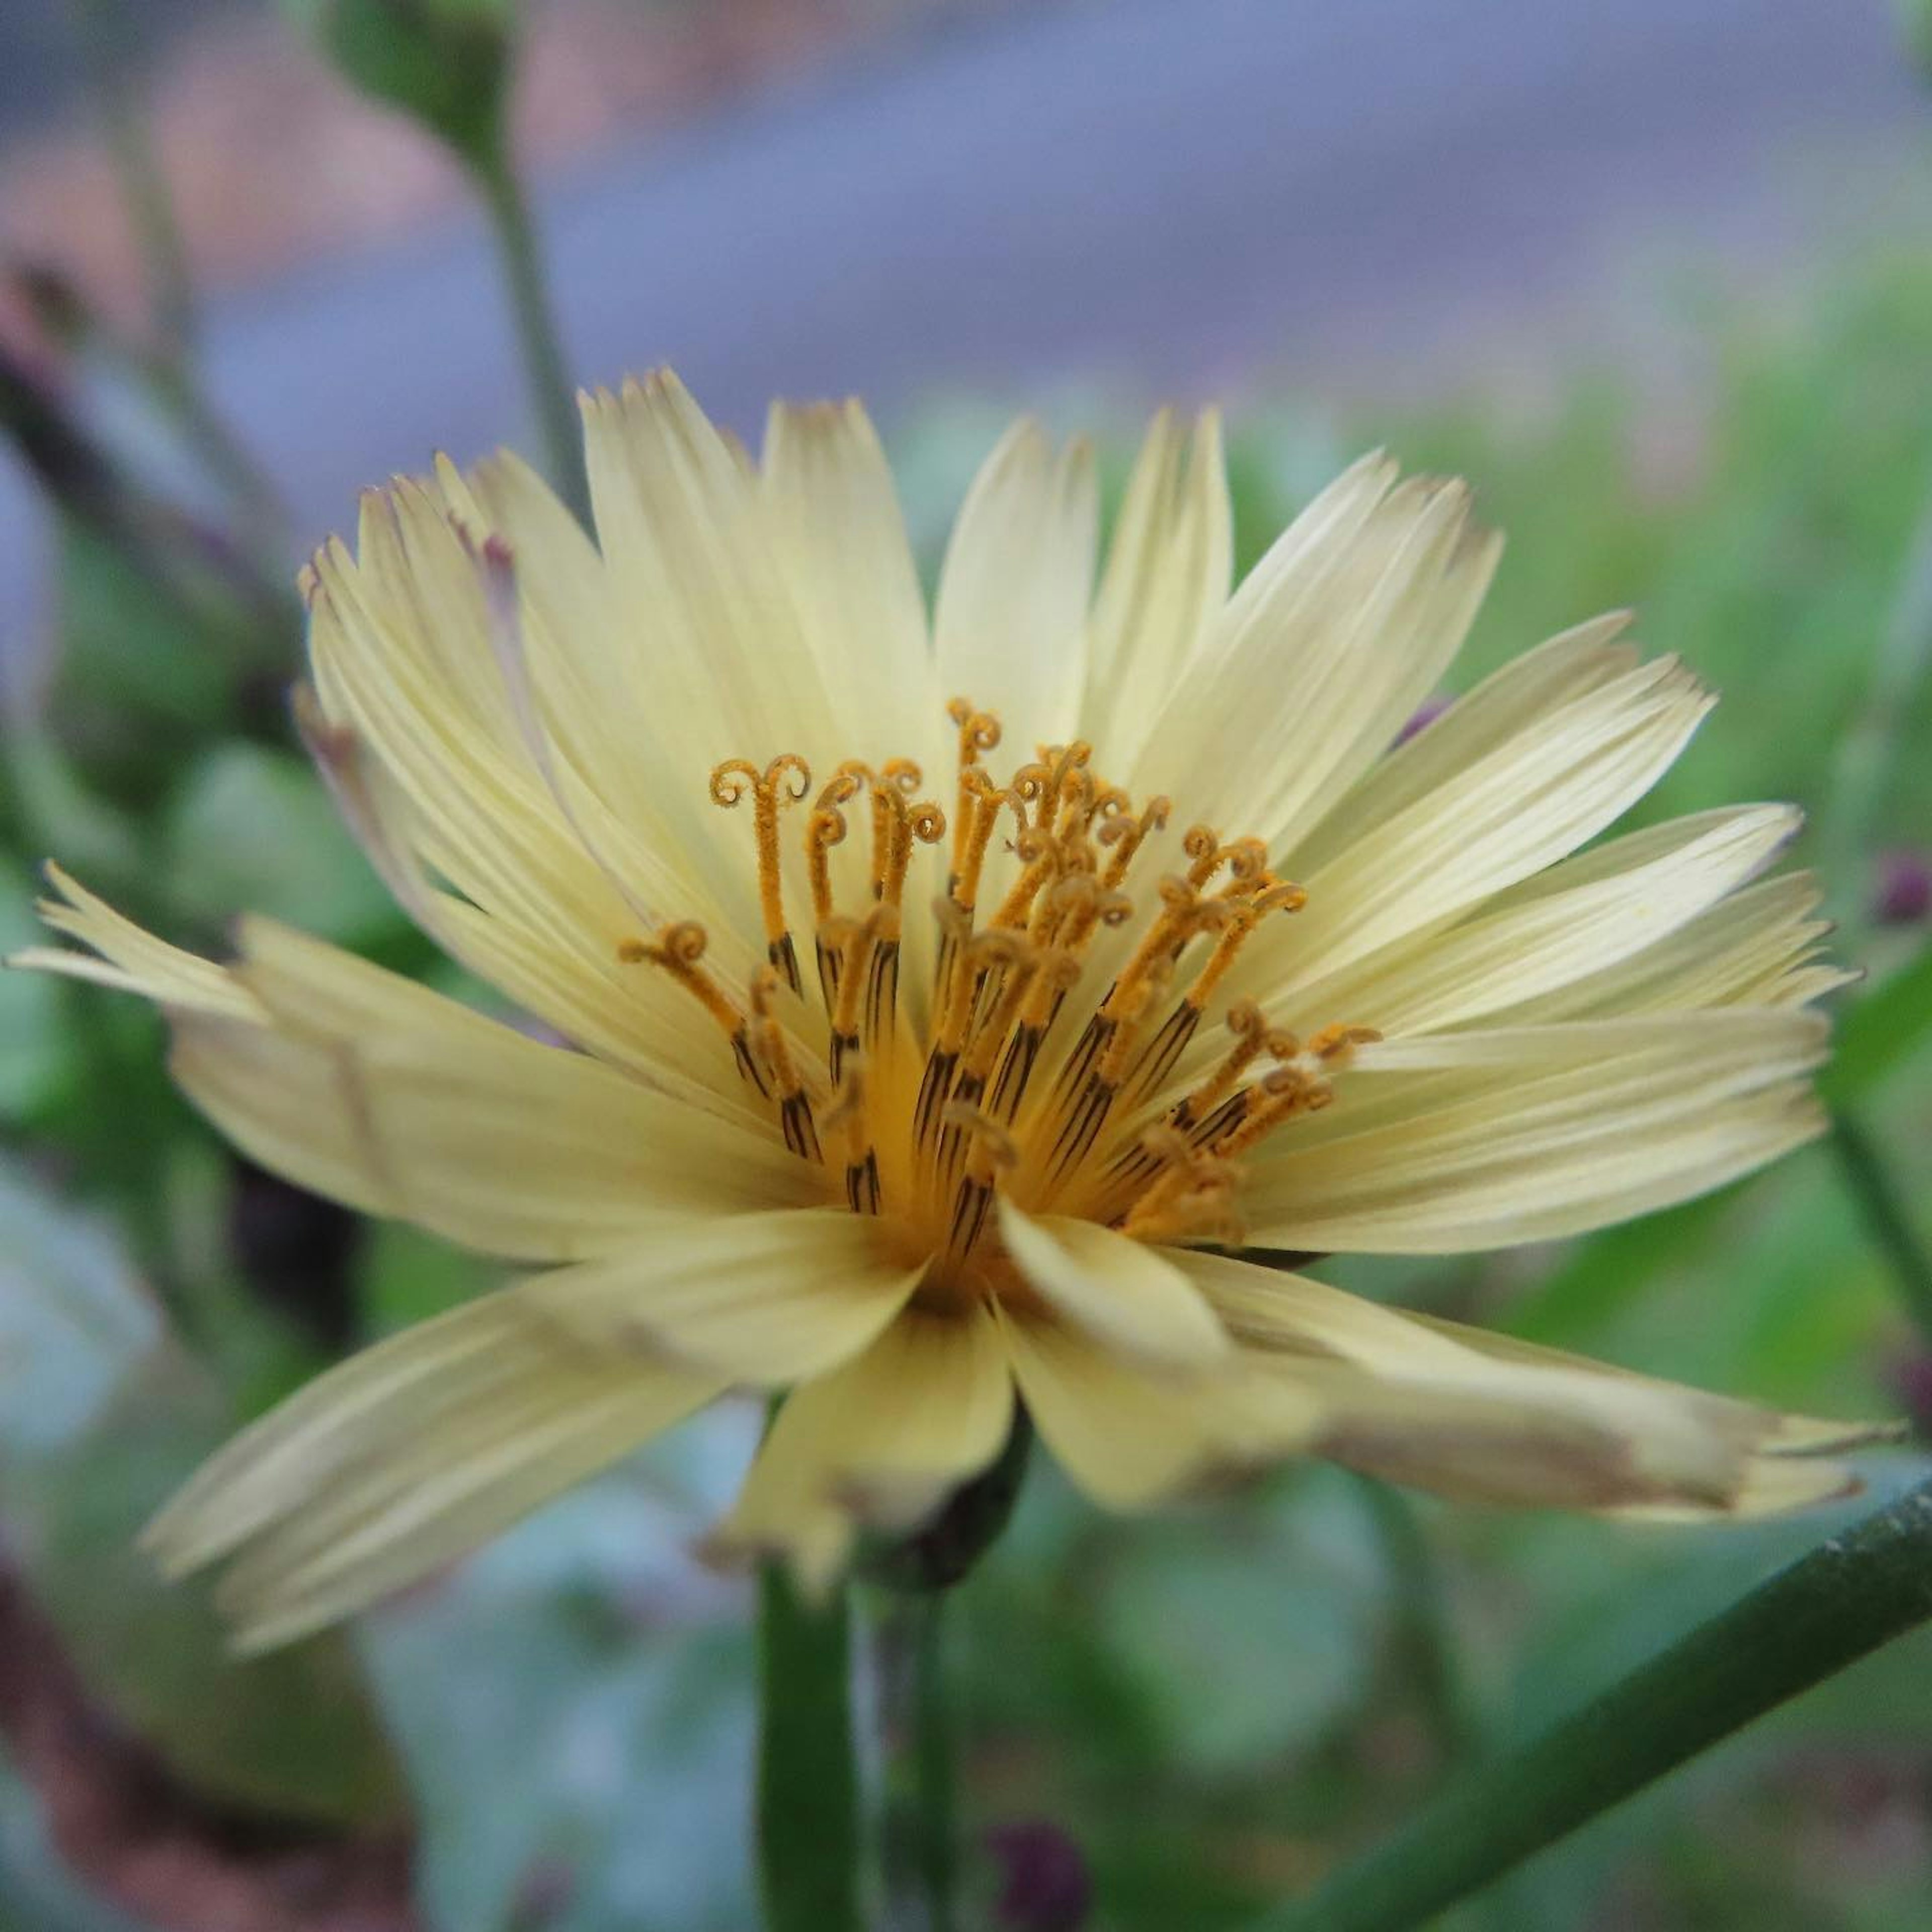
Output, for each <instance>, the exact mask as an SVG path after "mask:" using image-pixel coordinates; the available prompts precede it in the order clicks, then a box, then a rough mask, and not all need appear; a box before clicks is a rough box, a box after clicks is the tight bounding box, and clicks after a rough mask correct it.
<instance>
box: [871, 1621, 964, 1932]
mask: <svg viewBox="0 0 1932 1932" xmlns="http://www.w3.org/2000/svg"><path fill="white" fill-rule="evenodd" d="M947 1594H948V1593H947V1592H945V1591H943V1590H926V1591H917V1592H894V1593H893V1594H892V1595H890V1596H889V1597H888V1598H886V1600H885V1602H884V1604H883V1609H882V1610H881V1613H880V1616H881V1621H880V1637H881V1639H882V1642H881V1643H880V1653H881V1655H880V1663H881V1673H880V1674H881V1677H882V1679H883V1691H884V1694H885V1696H886V1700H887V1706H886V1713H885V1720H886V1722H885V1729H886V1740H887V1748H888V1750H889V1751H891V1753H892V1766H891V1769H890V1772H889V1800H888V1810H887V1814H886V1833H885V1837H886V1844H885V1852H886V1889H887V1893H888V1895H889V1900H890V1902H891V1906H892V1923H893V1924H894V1925H895V1927H898V1926H904V1927H913V1926H917V1927H919V1932H954V1927H955V1924H956V1919H955V1918H954V1915H953V1903H954V1894H955V1891H956V1887H957V1885H958V1882H959V1826H958V1808H959V1781H958V1778H957V1776H956V1772H955V1769H954V1765H955V1755H956V1739H955V1736H954V1733H955V1726H954V1723H953V1700H952V1696H951V1692H950V1686H949V1685H948V1682H947V1669H946V1638H945V1629H944V1624H945V1605H946V1601H947Z"/></svg>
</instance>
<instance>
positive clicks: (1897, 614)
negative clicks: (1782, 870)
mask: <svg viewBox="0 0 1932 1932" xmlns="http://www.w3.org/2000/svg"><path fill="white" fill-rule="evenodd" d="M1928 669H1932V508H1927V509H1926V510H1925V511H1922V512H1921V515H1920V517H1919V522H1918V529H1917V531H1916V532H1915V534H1914V535H1913V537H1912V548H1911V550H1910V551H1909V553H1908V556H1907V558H1906V566H1905V575H1904V580H1903V583H1902V584H1901V585H1900V589H1899V591H1898V594H1897V598H1895V599H1894V603H1893V606H1892V609H1891V615H1890V616H1889V618H1888V620H1887V622H1886V625H1885V630H1884V632H1883V634H1882V635H1881V636H1880V637H1879V640H1878V646H1877V649H1876V651H1875V652H1873V658H1872V661H1871V665H1870V670H1868V672H1867V674H1866V679H1865V688H1864V692H1863V693H1862V694H1861V698H1860V701H1859V704H1858V710H1857V712H1856V713H1855V715H1854V716H1853V718H1852V721H1851V723H1850V724H1849V727H1847V728H1846V730H1844V731H1843V732H1842V733H1841V734H1840V736H1839V739H1838V748H1837V749H1836V751H1835V752H1834V753H1833V754H1832V778H1831V781H1830V783H1829V785H1828V786H1827V787H1826V798H1825V805H1824V809H1823V812H1822V813H1821V814H1820V825H1819V831H1820V838H1819V857H1818V861H1817V863H1818V869H1819V872H1820V875H1821V876H1822V877H1824V878H1825V879H1826V880H1830V881H1831V882H1832V887H1831V889H1832V893H1833V895H1834V897H1835V899H1836V900H1837V901H1838V910H1840V911H1841V913H1843V915H1844V916H1845V920H1846V923H1848V924H1849V925H1851V926H1853V927H1855V928H1856V927H1861V926H1863V925H1864V922H1865V920H1866V919H1867V909H1866V901H1865V899H1864V898H1863V897H1861V896H1854V895H1859V894H1862V893H1863V892H1864V889H1865V888H1866V887H1867V886H1868V885H1869V883H1870V860H1871V847H1872V844H1873V840H1874V838H1875V837H1876V833H1877V829H1878V825H1879V814H1880V811H1881V809H1882V806H1883V805H1884V802H1885V795H1886V793H1887V791H1888V789H1889V787H1890V786H1891V781H1892V778H1893V775H1894V773H1895V772H1896V771H1897V767H1898V761H1899V759H1900V757H1901V755H1902V754H1903V751H1905V749H1906V746H1907V745H1909V742H1910V740H1909V736H1908V735H1907V733H1906V730H1905V724H1906V719H1907V718H1909V717H1910V715H1911V708H1912V699H1913V694H1914V693H1915V691H1917V689H1918V685H1919V684H1920V683H1921V681H1922V680H1923V679H1924V677H1925V676H1926V674H1927V670H1928Z"/></svg>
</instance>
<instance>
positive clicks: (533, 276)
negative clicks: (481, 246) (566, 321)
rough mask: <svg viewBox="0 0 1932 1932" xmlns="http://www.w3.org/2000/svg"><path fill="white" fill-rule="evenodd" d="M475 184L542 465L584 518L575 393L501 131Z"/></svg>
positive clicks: (479, 163)
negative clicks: (498, 265)
mask: <svg viewBox="0 0 1932 1932" xmlns="http://www.w3.org/2000/svg"><path fill="white" fill-rule="evenodd" d="M475 175H476V179H477V181H478V184H479V186H480V187H481V190H482V193H483V199H484V205H485V206H486V207H487V208H488V210H489V213H490V226H491V227H492V228H493V229H494V230H495V233H496V252H497V254H498V255H499V257H500V258H501V260H502V264H503V276H504V280H505V282H506V283H507V284H508V288H509V294H510V308H511V313H512V314H513V315H514V317H515V320H516V326H517V343H518V345H519V346H520V348H521V350H522V351H523V373H524V375H525V377H526V380H527V381H528V383H529V391H530V404H531V407H532V409H533V410H535V413H536V419H537V428H538V434H540V435H541V437H542V439H543V446H544V466H545V467H546V468H547V469H548V471H549V472H550V481H552V482H553V484H556V488H557V490H558V492H559V494H560V495H561V496H562V498H563V499H564V501H565V502H566V503H568V505H570V507H571V509H572V510H573V511H574V512H575V513H576V515H577V520H579V521H580V523H583V524H585V525H586V526H588V524H589V520H590V490H589V482H588V481H587V479H586V476H585V474H584V468H583V431H582V430H581V429H580V427H579V425H578V422H577V403H576V399H575V394H574V391H573V389H571V382H570V378H569V376H568V373H567V369H566V365H565V361H564V354H563V341H562V337H561V336H560V335H559V334H558V332H557V326H556V314H555V311H553V309H552V308H551V306H550V293H549V290H548V289H547V287H545V285H544V270H543V261H542V256H541V250H540V248H539V247H538V242H537V233H536V229H535V225H534V224H533V223H532V221H531V220H530V208H529V200H528V199H527V197H526V196H525V194H524V193H523V182H522V181H521V180H520V178H519V177H518V175H517V170H516V168H515V166H514V164H513V163H512V162H511V160H510V157H509V143H508V138H507V136H502V135H499V136H498V138H497V139H496V141H495V142H494V143H493V145H492V146H491V148H490V150H489V151H488V152H487V154H484V155H482V156H481V157H478V158H477V159H476V160H475Z"/></svg>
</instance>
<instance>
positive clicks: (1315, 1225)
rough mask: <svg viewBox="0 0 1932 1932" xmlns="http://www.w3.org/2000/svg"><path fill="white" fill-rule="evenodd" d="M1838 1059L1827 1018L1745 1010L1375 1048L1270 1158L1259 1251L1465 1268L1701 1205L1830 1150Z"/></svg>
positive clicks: (1259, 1209)
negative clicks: (1802, 1156) (1699, 1198)
mask: <svg viewBox="0 0 1932 1932" xmlns="http://www.w3.org/2000/svg"><path fill="white" fill-rule="evenodd" d="M1824 1045H1825V1025H1824V1022H1823V1020H1822V1019H1819V1018H1818V1017H1817V1016H1814V1015H1809V1014H1806V1013H1802V1012H1796V1011H1790V1010H1775V1009H1747V1008H1740V1009H1736V1010H1729V1011H1724V1012H1719V1013H1710V1014H1697V1015H1690V1014H1686V1015H1682V1016H1676V1017H1674V1018H1673V1019H1668V1020H1666V1019H1655V1020H1643V1021H1600V1022H1580V1023H1578V1024H1577V1025H1572V1026H1568V1027H1548V1028H1535V1027H1525V1028H1513V1029H1502V1028H1499V1029H1497V1030H1496V1031H1493V1032H1482V1031H1470V1032H1467V1033H1461V1034H1442V1035H1436V1036H1425V1037H1420V1038H1417V1039H1413V1040H1391V1041H1386V1042H1384V1043H1381V1044H1379V1045H1378V1046H1372V1047H1369V1048H1365V1049H1362V1050H1361V1054H1360V1055H1359V1057H1358V1064H1357V1067H1356V1068H1355V1070H1353V1071H1352V1072H1351V1073H1348V1074H1346V1075H1344V1076H1343V1080H1342V1082H1341V1083H1340V1091H1341V1094H1342V1097H1341V1098H1340V1100H1338V1101H1337V1104H1336V1106H1334V1107H1333V1108H1331V1109H1329V1111H1328V1112H1327V1113H1326V1114H1324V1115H1318V1116H1316V1118H1314V1119H1313V1121H1307V1122H1305V1123H1304V1122H1295V1123H1292V1124H1290V1126H1289V1127H1288V1128H1287V1129H1286V1130H1284V1131H1283V1133H1281V1134H1280V1136H1277V1142H1278V1144H1279V1145H1278V1146H1277V1145H1276V1144H1275V1143H1271V1144H1270V1145H1269V1146H1268V1148H1266V1149H1265V1151H1264V1156H1263V1157H1262V1159H1260V1160H1257V1161H1256V1164H1255V1168H1254V1172H1253V1183H1252V1184H1251V1186H1250V1188H1249V1190H1247V1193H1246V1195H1245V1196H1244V1207H1245V1208H1246V1211H1247V1213H1248V1214H1249V1216H1250V1235H1249V1238H1250V1242H1251V1243H1252V1244H1253V1245H1255V1246H1256V1247H1279V1248H1286V1249H1291V1250H1297V1251H1300V1252H1304V1253H1328V1252H1331V1251H1332V1250H1340V1249H1349V1248H1352V1249H1356V1250H1361V1251H1363V1252H1367V1253H1429V1252H1437V1253H1453V1252H1455V1251H1457V1250H1463V1249H1469V1248H1475V1247H1503V1246H1508V1245H1509V1244H1512V1243H1514V1242H1520V1241H1536V1240H1543V1239H1547V1238H1551V1237H1553V1236H1555V1235H1562V1234H1572V1233H1577V1232H1582V1231H1583V1230H1584V1229H1588V1228H1591V1227H1595V1226H1601V1225H1602V1223H1604V1222H1606V1221H1609V1220H1616V1219H1620V1218H1622V1217H1625V1216H1628V1215H1630V1214H1640V1213H1645V1212H1647V1211H1649V1210H1651V1209H1652V1208H1659V1207H1663V1206H1665V1205H1668V1204H1669V1203H1670V1202H1674V1201H1680V1200H1684V1199H1688V1198H1689V1197H1690V1196H1692V1195H1694V1194H1697V1193H1704V1192H1706V1191H1708V1190H1709V1189H1711V1188H1713V1187H1718V1186H1721V1184H1723V1183H1724V1181H1728V1180H1731V1179H1733V1178H1736V1176H1737V1175H1740V1174H1743V1173H1746V1172H1749V1171H1750V1170H1751V1169H1752V1168H1754V1167H1757V1166H1761V1165H1762V1164H1763V1163H1765V1162H1766V1161H1767V1160H1771V1159H1773V1158H1775V1157H1776V1156H1777V1155H1778V1154H1782V1153H1784V1152H1787V1151H1789V1150H1790V1149H1791V1148H1794V1147H1796V1146H1799V1145H1802V1143H1803V1142H1805V1141H1806V1140H1808V1139H1811V1138H1813V1137H1814V1136H1816V1134H1817V1133H1818V1132H1819V1130H1820V1118H1819V1115H1818V1113H1817V1108H1816V1106H1815V1103H1813V1102H1812V1101H1811V1099H1810V1097H1809V1094H1808V1089H1807V1088H1806V1086H1805V1083H1804V1080H1803V1077H1802V1076H1804V1075H1805V1073H1807V1072H1808V1070H1810V1069H1811V1067H1814V1066H1815V1065H1816V1064H1817V1062H1818V1061H1819V1060H1820V1058H1822V1056H1823V1051H1824ZM1385 1079H1386V1082H1387V1085H1383V1084H1382V1083H1383V1082H1384V1080H1385Z"/></svg>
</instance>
